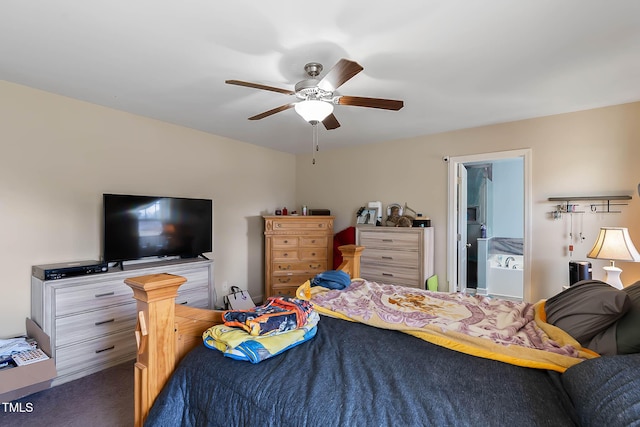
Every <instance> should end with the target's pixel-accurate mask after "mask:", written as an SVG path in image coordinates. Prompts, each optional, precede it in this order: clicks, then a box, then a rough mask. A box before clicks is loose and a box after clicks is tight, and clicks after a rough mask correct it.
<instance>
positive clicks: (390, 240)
mask: <svg viewBox="0 0 640 427" xmlns="http://www.w3.org/2000/svg"><path fill="white" fill-rule="evenodd" d="M382 241H383V242H389V243H393V239H382Z"/></svg>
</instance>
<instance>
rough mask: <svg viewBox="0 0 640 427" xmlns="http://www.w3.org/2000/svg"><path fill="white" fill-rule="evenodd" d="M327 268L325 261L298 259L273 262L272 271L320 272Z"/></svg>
mask: <svg viewBox="0 0 640 427" xmlns="http://www.w3.org/2000/svg"><path fill="white" fill-rule="evenodd" d="M326 269H327V261H325V260H324V259H322V260H311V261H298V262H274V263H273V272H274V273H279V272H281V273H295V272H300V271H303V272H315V274H317V273H321V272H323V271H325V270H326Z"/></svg>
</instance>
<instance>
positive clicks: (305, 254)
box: [298, 248, 327, 260]
mask: <svg viewBox="0 0 640 427" xmlns="http://www.w3.org/2000/svg"><path fill="white" fill-rule="evenodd" d="M298 253H299V254H300V255H299V256H300V259H303V260H326V259H327V248H300V249H299V250H298Z"/></svg>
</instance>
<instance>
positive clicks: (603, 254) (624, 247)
mask: <svg viewBox="0 0 640 427" xmlns="http://www.w3.org/2000/svg"><path fill="white" fill-rule="evenodd" d="M587 258H595V259H608V260H609V261H610V262H611V264H610V265H608V266H606V267H603V268H604V271H605V272H606V275H605V279H604V281H605V282H607V283H608V284H610V285H611V286H613V287H614V288H617V289H622V281H621V280H620V273H622V269H621V268H618V267H616V265H615V261H633V262H638V261H640V253H638V251H637V249H636V248H635V246H633V242H632V241H631V237H629V230H628V229H627V228H624V227H601V228H600V234H598V238H597V239H596V243H595V244H594V245H593V248H591V251H590V252H589V253H588V254H587Z"/></svg>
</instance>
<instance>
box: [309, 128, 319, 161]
mask: <svg viewBox="0 0 640 427" xmlns="http://www.w3.org/2000/svg"><path fill="white" fill-rule="evenodd" d="M314 146H315V148H316V149H315V150H314ZM317 148H318V124H317V122H316V123H312V124H311V156H312V157H313V161H312V162H311V164H312V165H315V164H316V151H317Z"/></svg>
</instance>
